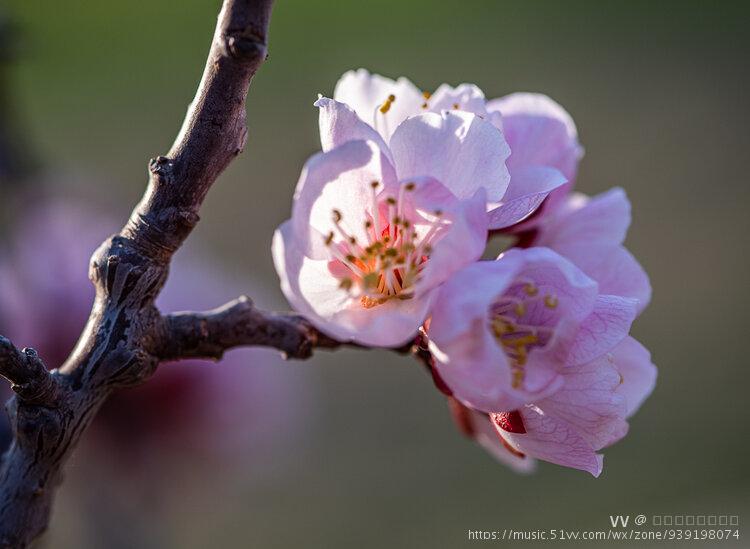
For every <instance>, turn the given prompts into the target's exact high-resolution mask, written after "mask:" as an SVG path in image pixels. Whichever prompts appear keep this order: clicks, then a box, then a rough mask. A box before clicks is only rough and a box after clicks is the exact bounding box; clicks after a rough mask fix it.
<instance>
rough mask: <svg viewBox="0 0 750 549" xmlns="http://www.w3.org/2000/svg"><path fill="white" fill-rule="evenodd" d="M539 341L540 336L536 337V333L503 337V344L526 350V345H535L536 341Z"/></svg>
mask: <svg viewBox="0 0 750 549" xmlns="http://www.w3.org/2000/svg"><path fill="white" fill-rule="evenodd" d="M538 341H539V338H538V337H536V336H535V335H534V334H528V335H525V336H519V337H512V338H506V339H503V345H507V346H508V347H513V348H515V349H524V351H525V347H526V346H527V345H533V344H534V343H537V342H538Z"/></svg>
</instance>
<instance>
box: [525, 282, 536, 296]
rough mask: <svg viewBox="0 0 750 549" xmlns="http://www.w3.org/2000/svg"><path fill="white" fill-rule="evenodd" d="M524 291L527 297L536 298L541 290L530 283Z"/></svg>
mask: <svg viewBox="0 0 750 549" xmlns="http://www.w3.org/2000/svg"><path fill="white" fill-rule="evenodd" d="M523 291H524V292H526V295H529V296H535V295H536V294H538V293H539V288H537V287H536V286H534V285H533V284H531V283H528V284H524V286H523Z"/></svg>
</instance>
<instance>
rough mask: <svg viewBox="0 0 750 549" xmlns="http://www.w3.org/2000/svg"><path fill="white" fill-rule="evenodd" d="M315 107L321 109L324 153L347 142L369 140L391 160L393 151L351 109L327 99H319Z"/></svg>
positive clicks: (321, 132) (321, 136) (321, 140)
mask: <svg viewBox="0 0 750 549" xmlns="http://www.w3.org/2000/svg"><path fill="white" fill-rule="evenodd" d="M315 106H316V107H318V108H319V109H320V111H319V122H318V126H319V128H320V144H321V147H322V149H323V151H324V152H326V151H330V150H331V149H334V148H336V147H338V146H339V145H342V144H343V143H346V142H347V141H355V140H369V141H373V142H374V143H376V144H377V145H378V146H379V147H380V150H381V151H383V153H384V154H385V155H386V156H387V157H388V158H389V159H390V158H391V156H390V155H391V151H390V149H389V148H388V145H386V143H385V141H383V138H382V137H381V136H380V134H379V133H378V132H376V131H375V129H374V128H373V127H372V126H370V125H369V124H368V123H367V122H365V121H364V120H362V119H361V118H360V117H359V116H358V115H357V113H356V112H354V111H353V110H352V109H351V107H349V106H348V105H346V104H344V103H340V102H339V101H335V100H333V99H328V98H327V97H321V98H320V99H318V100H317V101H316V102H315Z"/></svg>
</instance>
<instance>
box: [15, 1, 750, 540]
mask: <svg viewBox="0 0 750 549" xmlns="http://www.w3.org/2000/svg"><path fill="white" fill-rule="evenodd" d="M218 5H219V2H218V1H216V0H214V1H208V0H205V1H199V0H181V1H179V2H177V1H172V2H170V1H167V0H131V1H129V2H90V1H84V0H67V1H65V2H59V3H50V2H28V1H24V2H22V1H20V0H16V1H14V2H10V3H9V5H8V11H9V12H10V13H11V14H12V16H13V18H14V19H15V21H16V23H17V25H18V27H19V28H20V29H21V31H22V33H21V43H20V48H19V53H18V60H17V62H16V64H15V65H14V67H13V73H12V76H13V79H12V82H13V90H12V91H13V92H14V95H15V99H16V101H17V105H18V109H19V112H18V116H19V118H20V119H21V120H22V121H23V122H24V124H25V125H26V129H27V135H28V137H29V138H30V141H31V142H33V143H34V144H35V146H36V148H37V150H36V152H37V156H38V157H39V158H40V159H41V160H42V162H43V164H44V166H45V168H46V170H47V172H48V173H52V174H55V173H57V172H59V173H65V174H68V177H66V178H65V181H72V182H73V183H67V184H71V185H76V186H78V187H79V189H80V190H83V191H84V192H87V193H92V194H95V195H98V196H101V197H104V198H105V199H106V200H108V201H110V202H112V203H114V204H115V205H118V206H116V207H117V208H119V211H120V212H121V214H122V219H123V220H124V219H125V217H126V215H127V213H128V212H129V210H130V209H131V207H132V205H133V204H134V203H135V202H136V200H137V199H138V197H139V195H140V194H141V192H142V191H143V188H144V184H145V180H146V163H147V160H148V159H149V158H150V157H152V156H156V155H157V154H161V153H164V152H166V150H167V149H168V148H169V145H170V144H171V141H172V139H173V137H174V136H175V135H176V132H177V130H178V128H179V126H180V123H181V120H182V117H183V115H184V112H185V109H186V107H187V104H188V103H189V102H190V100H191V99H192V96H193V93H194V90H195V87H196V85H197V82H198V79H199V77H200V73H201V71H202V68H203V63H204V58H205V54H206V52H207V48H208V45H209V42H210V38H211V34H212V31H213V26H214V22H215V16H216V13H217V9H218ZM748 15H750V13H748V10H747V9H746V8H745V7H743V6H742V3H740V2H714V3H711V4H709V3H705V2H659V3H656V2H635V1H627V2H565V3H563V2H521V1H514V2H504V1H489V0H487V1H480V0H464V1H462V2H435V1H431V2H428V1H423V0H411V1H409V0H401V1H398V2H396V1H392V0H384V1H381V2H377V3H375V2H367V1H364V0H348V1H334V0H318V1H311V0H283V1H280V2H279V3H278V5H277V7H276V8H275V12H274V17H273V22H272V30H271V37H270V38H271V44H270V59H269V61H268V63H267V64H266V65H265V66H264V67H263V69H262V70H261V72H260V74H259V75H258V76H257V79H256V81H255V82H254V84H253V86H252V88H251V92H250V98H249V109H248V110H249V124H250V139H249V144H248V147H247V149H246V151H245V152H244V154H243V155H241V157H240V158H239V159H238V161H236V162H235V163H234V164H233V165H232V166H231V167H230V168H229V169H228V171H227V173H226V174H225V175H224V176H223V177H222V179H221V181H220V182H219V184H217V185H216V186H215V188H214V189H213V190H212V192H211V194H210V195H209V197H208V200H207V202H206V204H205V207H204V209H203V213H202V223H201V224H200V225H199V227H198V229H197V230H196V232H195V237H194V238H195V239H196V241H197V244H196V245H197V246H200V247H202V248H203V249H206V250H209V251H211V252H212V253H213V254H214V255H215V256H216V257H218V258H219V260H220V261H221V262H222V265H223V268H224V269H226V270H228V271H231V272H232V273H233V274H234V275H236V276H239V277H247V278H248V279H249V278H250V277H251V276H252V277H254V278H255V279H260V280H261V281H263V282H265V285H266V286H267V287H268V288H270V290H269V291H268V292H267V293H265V294H264V295H255V296H254V297H255V299H256V301H257V302H259V303H260V304H262V305H263V306H265V307H278V308H281V307H286V305H285V303H284V300H283V297H282V296H281V293H280V291H278V290H277V289H276V288H277V282H276V274H275V272H274V269H273V266H272V262H271V257H270V252H269V245H270V239H271V235H272V232H273V230H274V228H275V227H276V226H277V225H278V224H279V223H280V222H281V221H283V220H284V219H285V218H286V217H287V216H288V214H289V211H290V204H291V202H290V201H291V196H292V192H293V188H294V185H295V183H296V179H297V177H298V174H299V171H300V168H301V166H302V163H303V162H304V160H305V159H306V158H307V157H308V156H309V155H310V154H312V153H313V152H315V150H316V149H317V148H318V142H317V113H316V110H315V109H314V108H313V106H312V103H313V101H314V100H315V98H316V94H317V93H318V92H321V93H328V94H330V93H331V92H332V90H333V86H334V84H335V82H336V80H337V78H338V77H339V75H340V74H341V73H343V72H344V71H345V70H347V69H350V68H357V67H360V66H363V67H367V68H369V69H370V70H373V71H376V72H380V73H382V74H385V75H389V76H398V75H408V76H409V77H410V78H411V79H412V80H413V81H415V82H416V83H418V85H421V86H422V87H423V88H425V89H434V88H435V87H437V85H439V84H440V83H441V82H444V81H445V82H449V83H453V84H457V83H460V82H463V81H470V82H476V83H477V84H478V85H479V86H480V87H482V88H483V89H484V91H485V93H486V94H487V96H488V97H496V96H500V95H504V94H506V93H509V92H511V91H540V92H544V93H547V94H548V95H550V96H552V97H553V98H555V99H556V100H557V101H559V102H560V103H561V104H563V105H564V106H565V107H566V108H567V110H568V111H569V112H570V113H571V114H572V115H573V117H574V119H575V120H576V123H577V125H578V128H579V132H580V135H581V140H582V142H583V144H584V146H585V147H586V156H585V158H584V160H583V163H582V167H581V172H580V176H579V178H578V188H579V189H580V190H582V191H584V192H587V193H596V192H600V191H603V190H605V189H607V188H609V187H611V186H613V185H621V186H623V187H625V188H626V190H627V191H628V194H629V196H630V199H631V201H632V202H633V205H634V223H633V226H632V228H631V231H630V234H629V238H628V246H629V247H630V249H631V250H632V251H633V253H634V254H635V255H636V256H637V257H638V258H639V259H640V260H641V262H642V263H643V265H644V266H645V267H646V269H647V271H648V272H649V273H650V275H651V280H652V284H653V287H654V300H653V303H652V305H651V306H650V308H649V309H647V311H646V312H645V314H644V315H643V316H642V317H641V318H640V319H639V320H638V321H637V323H636V325H635V329H634V334H635V336H636V337H637V338H638V339H640V340H641V341H642V342H643V343H644V344H645V345H646V346H648V347H649V348H650V349H651V351H652V352H653V356H654V361H655V363H656V364H657V365H658V366H659V368H660V377H659V381H658V386H657V389H656V391H655V393H654V394H653V396H652V397H651V399H650V400H648V401H647V402H646V404H645V405H644V407H643V408H642V409H641V411H640V413H639V414H638V415H637V416H636V417H635V418H634V419H633V420H632V422H631V432H630V434H629V436H628V437H626V438H625V439H624V440H623V441H622V442H620V443H619V444H617V445H616V446H614V447H613V448H610V449H608V450H607V451H606V459H605V470H604V473H603V475H602V477H601V478H599V479H593V478H591V477H590V476H589V475H587V474H586V473H582V472H579V471H574V470H566V469H563V468H560V467H557V466H554V465H549V464H544V463H542V464H540V467H539V470H538V472H537V473H536V474H535V475H533V476H530V477H520V476H516V475H514V474H513V473H511V472H510V471H508V470H506V469H504V468H503V467H502V466H501V465H499V464H496V463H495V462H493V461H492V460H491V458H490V457H489V456H488V455H485V453H484V452H483V451H482V450H480V449H479V448H478V447H474V446H473V445H472V444H471V443H470V442H468V441H466V440H464V439H463V438H461V436H459V435H458V434H457V433H456V432H455V431H454V429H453V426H452V424H451V420H450V418H449V415H448V412H447V409H446V406H445V403H444V400H443V398H442V397H441V396H440V394H439V393H438V392H437V391H436V390H434V388H433V387H432V385H431V382H430V380H429V379H428V377H427V376H426V375H425V374H424V372H423V371H422V370H421V369H420V368H419V366H418V365H417V364H416V363H415V362H412V361H409V360H406V359H402V358H399V357H396V356H393V355H392V354H389V353H386V352H375V351H370V352H353V351H345V352H338V353H335V354H327V353H319V354H318V355H317V356H316V357H315V358H314V359H313V360H311V361H309V362H305V363H288V364H286V363H281V361H279V367H280V368H290V369H293V370H298V371H301V370H313V372H314V374H313V375H314V377H315V378H316V379H317V382H318V383H317V388H316V389H315V390H316V391H317V392H318V393H319V394H318V397H317V403H316V404H315V405H314V406H315V410H309V411H305V410H303V411H302V412H301V413H310V414H313V415H314V417H315V421H314V422H311V424H310V426H309V427H308V428H309V429H310V430H311V432H309V433H307V436H306V437H305V439H304V440H303V441H301V442H300V444H299V445H298V446H295V445H291V448H293V451H292V453H291V455H288V454H285V455H283V456H281V455H279V456H275V457H274V460H275V461H276V462H277V466H276V467H275V469H274V471H273V474H263V475H259V474H257V473H256V472H254V471H253V470H252V464H248V467H247V468H242V467H240V468H239V472H238V471H237V470H233V471H232V472H231V474H229V473H226V472H224V471H222V470H221V469H219V470H217V468H216V467H215V465H212V466H211V467H208V466H206V467H202V466H201V465H200V464H195V465H191V467H193V469H192V470H191V471H190V473H189V474H188V475H187V478H189V479H191V482H184V476H181V477H179V478H180V479H181V480H180V481H179V482H176V481H175V482H173V483H172V484H170V485H169V486H170V488H169V491H168V492H167V493H165V494H163V495H162V496H160V497H162V498H164V499H167V500H168V502H169V503H168V504H167V505H160V506H158V508H156V507H155V505H154V502H153V498H152V497H150V496H149V495H148V490H147V487H144V488H143V491H142V492H141V496H140V499H139V498H138V497H136V501H137V505H138V506H140V507H139V509H140V510H141V512H139V513H137V514H136V516H137V517H138V523H135V524H134V523H132V522H127V523H120V522H118V521H117V520H113V521H112V522H111V528H112V530H113V532H112V533H111V535H110V536H108V538H109V541H108V545H107V546H108V547H109V546H111V545H110V544H111V543H112V541H111V540H112V539H114V540H120V541H119V542H118V543H119V544H120V545H121V546H122V547H135V546H138V547H151V546H153V547H165V548H172V547H174V548H177V547H179V548H198V547H207V546H213V547H251V546H252V547H299V546H302V547H331V548H333V547H351V546H355V545H356V546H357V547H360V548H362V549H364V548H370V547H372V548H376V547H377V548H381V547H462V546H464V545H467V546H469V545H471V543H470V542H468V541H467V531H468V530H497V529H502V528H505V527H512V528H515V529H519V530H520V529H523V528H526V529H535V528H553V527H558V528H566V529H603V528H606V527H608V525H609V519H608V515H610V514H637V513H644V514H647V515H650V514H657V513H660V514H735V515H740V525H741V527H742V526H745V528H746V525H747V523H748V520H750V514H749V513H748V511H749V510H750V500H749V499H748V497H747V496H748V493H750V474H749V473H748V464H750V427H749V426H748V420H750V407H749V406H748V405H747V402H748V398H747V394H748V385H749V382H748V366H750V364H749V362H748V358H747V357H748V353H747V347H746V343H747V340H746V339H745V338H746V337H747V335H746V334H745V330H746V329H747V319H748V315H747V310H748V308H747V305H748V301H749V299H748V298H749V297H750V286H749V283H748V267H750V265H749V261H748V258H749V257H750V252H749V251H748V237H747V234H748V230H750V215H748V204H750V200H749V199H750V186H749V185H748V183H749V181H748V175H747V174H748V168H747V166H748V154H749V153H750V131H748V127H749V126H748V122H750V117H749V116H748V115H749V114H750V104H749V103H748V84H749V83H750V74H749V73H748V64H747V52H748V51H750V35H749V34H748V32H747V28H746V22H747V20H748ZM71 174H73V175H72V177H70V175H71ZM102 236H104V235H102ZM248 367H250V368H252V365H249V366H248ZM158 420H159V418H154V421H158ZM285 452H288V450H285ZM179 466H180V464H175V468H177V467H179ZM113 474H116V471H115V472H114V473H113ZM166 481H167V483H168V482H169V479H166ZM135 482H136V483H137V481H135ZM108 486H109V484H108V481H107V478H106V476H102V475H99V476H98V477H96V478H95V481H94V480H93V479H92V476H91V474H90V473H89V472H88V471H87V463H86V462H85V461H81V460H74V465H73V466H72V467H71V468H70V471H69V473H68V482H67V483H66V484H65V486H64V487H63V489H62V490H61V493H60V496H59V498H58V501H57V507H56V511H55V515H54V520H53V524H52V527H51V530H50V532H49V534H48V535H47V537H46V541H45V546H46V547H54V548H78V549H81V548H89V547H91V548H95V547H102V546H104V545H103V542H102V541H101V540H100V539H98V538H97V535H96V534H94V533H92V530H93V529H91V528H89V526H88V523H89V522H90V521H93V520H97V518H96V515H92V514H91V508H90V506H89V507H86V506H85V505H84V504H82V503H81V500H83V499H86V498H89V499H90V497H91V494H92V493H97V494H99V495H100V497H101V498H102V502H103V503H102V504H101V505H102V506H106V502H107V500H109V499H117V498H118V493H117V492H116V491H115V492H114V493H110V492H108ZM135 491H136V493H139V492H138V489H137V488H136V489H135ZM136 532H137V533H138V534H137V535H136ZM745 535H748V532H747V531H746V532H745ZM473 543H477V542H473ZM745 543H746V541H745ZM526 545H527V546H531V545H532V544H530V543H527V544H526ZM723 545H724V546H727V545H730V544H727V543H726V542H725V543H724V544H723ZM692 546H693V547H698V546H701V545H700V544H694V545H692ZM706 546H709V544H708V543H706Z"/></svg>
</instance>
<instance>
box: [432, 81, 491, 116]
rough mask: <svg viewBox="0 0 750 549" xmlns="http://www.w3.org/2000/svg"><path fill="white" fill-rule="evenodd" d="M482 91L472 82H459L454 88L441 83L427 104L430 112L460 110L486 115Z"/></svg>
mask: <svg viewBox="0 0 750 549" xmlns="http://www.w3.org/2000/svg"><path fill="white" fill-rule="evenodd" d="M485 102H486V100H485V98H484V93H483V92H482V90H480V89H479V88H478V87H477V86H475V85H474V84H459V85H458V86H456V87H455V88H454V87H453V86H449V85H448V84H442V85H441V86H440V87H439V88H438V89H437V90H435V93H433V94H432V97H430V99H429V101H428V102H427V104H428V105H429V109H430V111H431V112H440V111H450V110H461V111H466V112H470V113H474V114H477V115H479V116H486V115H487V109H486V108H485Z"/></svg>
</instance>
